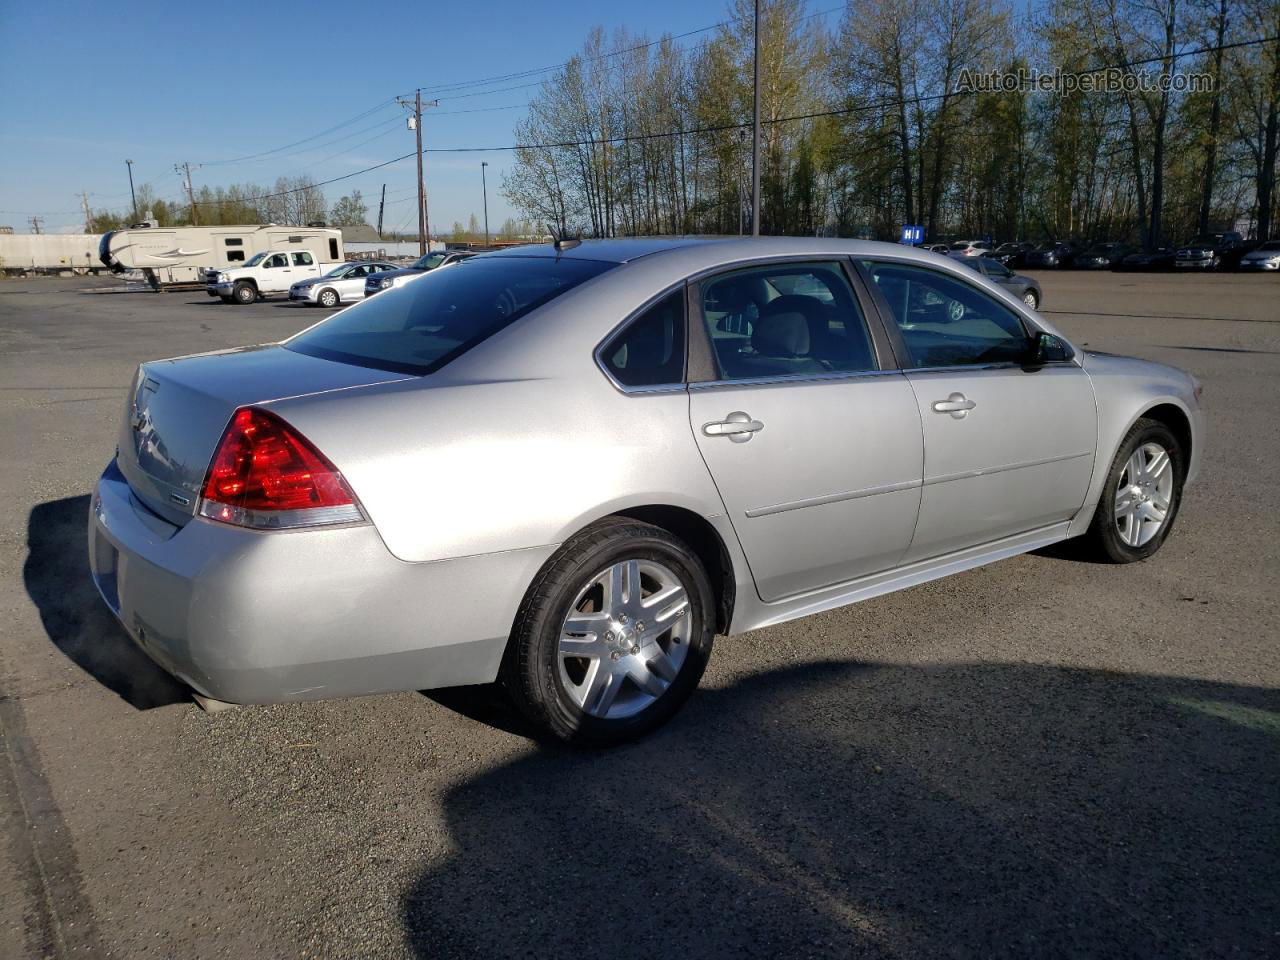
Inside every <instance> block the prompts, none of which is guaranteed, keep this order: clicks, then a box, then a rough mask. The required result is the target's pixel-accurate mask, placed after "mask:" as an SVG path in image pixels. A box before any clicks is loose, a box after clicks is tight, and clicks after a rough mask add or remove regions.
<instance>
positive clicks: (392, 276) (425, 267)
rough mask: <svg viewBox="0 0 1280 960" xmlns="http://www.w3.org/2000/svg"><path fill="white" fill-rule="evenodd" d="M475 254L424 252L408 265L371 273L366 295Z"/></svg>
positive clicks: (441, 251) (440, 251)
mask: <svg viewBox="0 0 1280 960" xmlns="http://www.w3.org/2000/svg"><path fill="white" fill-rule="evenodd" d="M474 256H475V254H474V253H472V252H471V251H469V250H436V251H434V252H431V253H424V254H423V255H422V256H421V257H419V258H418V259H417V260H415V261H413V263H411V264H409V266H407V267H398V268H393V269H391V270H385V271H383V272H381V273H371V274H369V276H367V277H365V281H364V295H365V296H366V297H371V296H373V295H374V294H375V293H381V292H382V291H383V290H390V289H391V288H392V287H399V286H401V285H403V284H406V283H408V282H409V281H410V280H412V279H413V278H414V277H419V276H421V275H422V274H424V273H428V272H430V271H432V270H437V269H439V268H440V267H447V266H449V265H450V264H454V263H459V262H461V261H463V260H466V259H467V258H468V257H474Z"/></svg>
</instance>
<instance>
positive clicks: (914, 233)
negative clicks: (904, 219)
mask: <svg viewBox="0 0 1280 960" xmlns="http://www.w3.org/2000/svg"><path fill="white" fill-rule="evenodd" d="M902 242H903V243H909V244H911V245H912V246H914V245H915V244H917V243H924V227H913V226H904V227H903V228H902Z"/></svg>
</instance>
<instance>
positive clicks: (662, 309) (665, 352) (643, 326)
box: [600, 289, 685, 387]
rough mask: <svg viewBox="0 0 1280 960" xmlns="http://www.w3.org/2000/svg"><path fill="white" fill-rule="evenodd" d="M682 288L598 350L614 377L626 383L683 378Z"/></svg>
mask: <svg viewBox="0 0 1280 960" xmlns="http://www.w3.org/2000/svg"><path fill="white" fill-rule="evenodd" d="M684 304H685V297H684V290H683V289H680V290H677V291H675V292H674V293H671V294H669V295H668V296H666V297H663V298H662V299H661V300H659V301H658V302H657V303H656V304H654V305H653V306H652V307H650V308H649V309H648V310H646V311H645V312H644V313H642V314H640V316H638V317H636V318H635V319H634V320H632V321H631V322H630V323H629V324H627V326H626V327H625V328H624V329H623V330H622V331H621V332H620V333H618V334H617V335H616V336H614V337H613V339H611V340H610V341H609V342H608V343H607V344H606V345H605V347H604V349H603V350H602V351H601V352H600V359H601V360H602V361H603V363H604V365H605V366H606V367H607V368H608V369H609V372H610V373H611V374H613V377H614V379H615V380H617V381H618V382H619V383H620V384H622V385H623V386H626V387H654V386H662V385H664V384H672V383H683V382H684V344H685V336H684V330H685V326H684Z"/></svg>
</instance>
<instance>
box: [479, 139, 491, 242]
mask: <svg viewBox="0 0 1280 960" xmlns="http://www.w3.org/2000/svg"><path fill="white" fill-rule="evenodd" d="M488 165H489V161H488V160H481V161H480V189H481V190H482V191H484V245H485V246H486V247H487V246H488V245H489V184H488V183H486V182H485V177H484V168H485V167H487V166H488Z"/></svg>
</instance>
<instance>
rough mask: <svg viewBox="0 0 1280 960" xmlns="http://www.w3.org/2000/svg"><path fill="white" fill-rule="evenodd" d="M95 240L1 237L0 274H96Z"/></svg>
mask: <svg viewBox="0 0 1280 960" xmlns="http://www.w3.org/2000/svg"><path fill="white" fill-rule="evenodd" d="M103 269H105V267H103V266H102V264H101V262H100V261H99V260H98V237H96V236H94V235H93V234H91V233H12V234H10V233H5V234H0V271H2V272H3V273H4V274H6V275H8V276H13V275H19V274H27V273H61V272H63V271H66V270H70V271H73V272H75V273H97V272H98V271H99V270H103Z"/></svg>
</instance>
